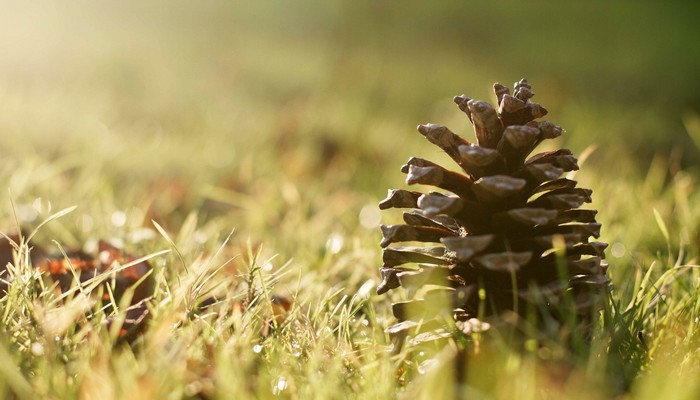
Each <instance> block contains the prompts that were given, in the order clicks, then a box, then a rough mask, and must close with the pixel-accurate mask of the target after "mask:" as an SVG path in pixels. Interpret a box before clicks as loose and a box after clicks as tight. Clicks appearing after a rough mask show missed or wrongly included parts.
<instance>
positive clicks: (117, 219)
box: [111, 211, 126, 228]
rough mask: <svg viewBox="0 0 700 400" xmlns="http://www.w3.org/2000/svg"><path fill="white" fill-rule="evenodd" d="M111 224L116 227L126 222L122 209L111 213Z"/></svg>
mask: <svg viewBox="0 0 700 400" xmlns="http://www.w3.org/2000/svg"><path fill="white" fill-rule="evenodd" d="M111 222H112V225H114V226H116V227H117V228H119V227H122V226H124V225H125V224H126V213H125V212H124V211H115V212H113V213H112V218H111Z"/></svg>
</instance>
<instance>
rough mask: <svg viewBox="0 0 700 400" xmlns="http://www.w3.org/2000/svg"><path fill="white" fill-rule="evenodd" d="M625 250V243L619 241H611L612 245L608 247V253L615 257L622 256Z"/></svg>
mask: <svg viewBox="0 0 700 400" xmlns="http://www.w3.org/2000/svg"><path fill="white" fill-rule="evenodd" d="M625 251H626V249H625V245H624V244H622V243H620V242H615V243H613V245H612V247H611V248H610V254H612V256H613V257H615V258H620V257H622V256H624V255H625Z"/></svg>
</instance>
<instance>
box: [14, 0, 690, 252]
mask: <svg viewBox="0 0 700 400" xmlns="http://www.w3.org/2000/svg"><path fill="white" fill-rule="evenodd" d="M696 4H697V2H690V1H689V2H673V3H669V2H664V3H662V2H647V1H641V2H640V1H622V2H605V1H588V2H554V1H528V2H517V1H499V2H476V1H469V2H466V1H433V2H422V1H400V2H391V1H363V0H359V1H358V0H353V1H338V0H336V1H329V0H324V1H316V0H306V1H295V2H285V1H259V2H248V1H226V2H219V1H199V2H185V1H177V2H173V1H167V2H165V1H156V2H137V1H125V2H87V1H85V2H68V3H63V2H61V3H54V2H31V3H26V2H19V1H5V2H2V5H0V7H2V12H0V139H1V140H0V151H1V152H2V155H3V156H2V160H0V168H2V171H1V172H2V173H1V174H0V177H1V179H2V180H3V182H0V183H1V184H2V186H3V187H9V188H10V189H11V190H12V196H14V197H15V200H17V201H18V202H19V203H22V201H25V202H32V201H35V199H36V198H37V197H41V198H44V199H50V200H51V201H53V202H54V203H59V204H60V205H61V206H68V205H72V204H83V205H84V207H83V208H82V209H83V210H84V212H85V213H86V214H89V215H91V216H92V218H93V219H97V220H98V221H97V222H99V218H100V217H96V216H95V215H99V213H100V210H111V209H113V208H116V209H127V208H128V207H130V206H133V207H135V209H139V208H141V209H148V210H149V211H148V212H147V213H146V215H144V213H143V212H142V213H141V214H139V213H138V212H137V211H134V213H135V216H134V219H135V220H137V221H136V222H134V224H139V223H141V222H143V223H146V224H148V220H149V219H150V218H155V219H157V220H159V221H164V223H167V222H168V220H172V224H173V225H174V226H177V223H178V221H180V220H182V218H184V215H185V214H186V213H187V212H188V211H189V210H191V209H198V210H200V213H201V215H202V216H204V217H205V218H209V219H210V220H212V219H214V218H215V217H217V216H221V215H225V216H226V217H227V218H228V219H226V220H224V222H222V224H221V225H226V226H230V225H235V226H238V227H239V228H244V229H245V232H246V234H249V235H252V236H254V237H258V238H259V239H261V240H265V241H272V242H273V244H274V245H275V246H276V247H277V248H281V249H282V250H284V249H285V247H287V250H288V255H290V256H291V255H293V254H295V252H296V251H297V250H298V248H295V246H296V245H295V243H297V242H301V241H303V240H306V239H308V240H312V239H310V238H311V237H316V236H318V235H322V237H323V240H324V241H325V238H326V237H327V235H328V232H332V231H334V230H337V229H340V230H341V231H343V232H345V231H348V230H349V231H352V230H354V229H355V227H356V226H357V223H358V219H357V218H358V217H357V215H358V212H359V210H360V209H362V207H363V206H366V205H370V204H376V201H377V200H378V199H379V198H381V197H383V195H384V193H385V190H386V188H388V187H400V186H402V179H403V178H402V176H401V174H400V173H399V172H398V168H399V166H400V164H401V163H402V162H403V161H405V159H407V158H408V157H409V156H411V155H419V156H423V157H426V158H431V157H432V158H435V157H438V158H439V157H440V156H441V155H440V154H439V152H438V151H437V150H436V149H435V148H433V147H432V146H429V145H427V143H426V142H425V141H424V140H423V139H422V138H421V137H420V135H419V134H418V133H416V132H415V126H416V125H417V124H419V123H425V122H434V123H439V124H444V125H447V126H450V127H451V128H452V129H453V130H455V131H457V132H460V133H463V134H465V135H466V136H467V138H469V139H471V137H472V136H471V135H472V133H471V128H470V127H469V124H468V121H466V119H465V118H464V116H463V115H462V114H461V112H459V110H458V109H457V108H456V107H455V106H454V105H453V104H452V101H451V98H452V96H454V95H457V94H461V93H465V94H467V95H469V96H471V97H475V98H481V99H488V100H492V99H493V95H492V94H491V93H490V88H491V85H492V83H494V82H501V83H504V84H508V85H510V84H512V82H514V81H515V80H517V79H520V78H522V77H526V78H527V79H528V80H529V81H530V82H531V83H532V84H533V87H534V90H535V92H536V93H537V96H536V97H535V99H534V100H535V101H537V102H539V103H541V104H542V105H544V106H545V107H547V108H548V109H549V111H550V114H549V116H548V117H547V118H548V119H550V120H552V121H553V122H555V123H557V124H559V125H561V126H562V127H564V128H565V129H566V130H567V134H566V135H564V136H563V137H562V138H561V139H560V140H559V141H558V142H557V143H555V144H556V145H562V146H567V147H570V148H571V149H572V150H573V151H574V153H575V154H579V153H581V152H582V151H583V150H584V149H585V148H587V147H588V146H589V145H596V146H597V150H596V151H595V152H594V153H593V156H592V157H591V158H590V159H589V160H588V166H587V167H586V168H588V169H589V170H588V171H589V172H588V175H583V176H582V177H581V179H582V180H583V183H584V185H585V186H590V187H593V189H594V190H595V191H596V196H597V197H596V198H597V199H598V200H602V201H604V202H607V201H608V199H609V196H612V195H613V193H612V192H610V191H608V192H607V193H606V192H605V190H606V189H602V188H601V187H600V186H602V185H603V183H600V184H599V182H601V181H602V182H607V185H610V186H611V187H613V188H614V185H613V183H615V182H621V181H624V180H627V179H630V176H634V177H637V176H644V175H645V174H646V173H647V169H648V168H649V165H650V163H651V161H652V158H653V156H655V155H661V156H662V157H667V158H665V160H666V159H668V160H671V161H673V162H676V163H677V164H678V165H681V166H683V167H687V168H689V169H693V168H694V165H695V163H696V162H698V161H699V160H700V152H699V151H698V148H697V147H696V146H695V145H694V142H693V140H692V139H691V138H692V136H693V134H694V135H695V136H696V138H698V139H700V122H698V121H700V119H699V117H698V113H699V112H700V94H699V93H700V45H698V37H700V35H698V34H699V33H700V25H698V24H697V15H700V14H699V13H698V11H700V7H698V6H697V5H696ZM674 149H676V150H674ZM611 167H612V168H611ZM662 175H663V173H662ZM596 185H599V186H598V187H597V186H596ZM145 193H148V194H145ZM614 195H615V196H629V195H630V193H629V192H622V193H614ZM144 199H146V200H144ZM96 204H98V205H99V206H97V205H96ZM6 208H7V207H6ZM295 210H296V211H295ZM643 211H644V212H646V211H648V210H643ZM636 212H639V210H637V209H634V208H633V209H630V210H629V213H630V214H631V215H633V214H634V213H636ZM295 213H296V214H295ZM323 213H326V214H325V216H324V217H317V216H318V215H319V214H323ZM367 213H370V212H369V211H367ZM367 213H366V215H365V217H366V218H365V219H366V221H369V222H367V223H366V225H368V226H371V225H373V223H372V221H374V220H375V219H376V217H374V216H372V215H370V216H369V217H367ZM370 214H371V213H370ZM5 215H6V218H5V224H6V225H7V224H9V223H10V221H11V218H10V217H9V212H7V213H6V214H5ZM139 217H140V219H141V220H143V221H138V220H139ZM610 218H612V217H610ZM105 219H108V217H105ZM318 221H321V222H318ZM284 224H288V225H289V226H288V228H286V229H287V230H285V229H284V228H283V226H284ZM299 224H307V225H309V226H311V225H312V224H316V225H317V228H315V229H310V230H309V232H310V233H309V234H308V236H309V238H305V237H304V235H303V234H302V235H297V234H296V230H295V227H296V226H298V225H299ZM88 225H90V224H88ZM94 225H95V224H93V225H90V226H94ZM96 225H97V228H94V229H95V230H98V232H99V226H100V225H99V223H97V224H96ZM316 225H314V226H316ZM110 227H111V226H110V225H109V224H108V223H105V227H104V228H103V229H104V230H108V229H111V228H113V227H111V228H110ZM100 233H101V232H100ZM108 233H109V232H108ZM90 234H92V233H90ZM86 235H87V233H86ZM290 235H291V236H293V237H289V236H290ZM76 240H77V239H76ZM319 240H320V239H319ZM278 242H279V243H278ZM285 253H286V252H285Z"/></svg>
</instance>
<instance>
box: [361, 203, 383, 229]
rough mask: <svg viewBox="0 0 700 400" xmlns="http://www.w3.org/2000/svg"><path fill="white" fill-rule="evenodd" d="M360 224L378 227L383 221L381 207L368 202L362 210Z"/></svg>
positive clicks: (371, 227)
mask: <svg viewBox="0 0 700 400" xmlns="http://www.w3.org/2000/svg"><path fill="white" fill-rule="evenodd" d="M359 217H360V224H361V225H362V226H364V227H365V228H367V229H376V228H377V227H378V226H379V222H381V218H382V216H381V214H380V213H379V207H377V206H376V205H374V204H367V205H365V206H364V207H362V209H361V210H360V216H359Z"/></svg>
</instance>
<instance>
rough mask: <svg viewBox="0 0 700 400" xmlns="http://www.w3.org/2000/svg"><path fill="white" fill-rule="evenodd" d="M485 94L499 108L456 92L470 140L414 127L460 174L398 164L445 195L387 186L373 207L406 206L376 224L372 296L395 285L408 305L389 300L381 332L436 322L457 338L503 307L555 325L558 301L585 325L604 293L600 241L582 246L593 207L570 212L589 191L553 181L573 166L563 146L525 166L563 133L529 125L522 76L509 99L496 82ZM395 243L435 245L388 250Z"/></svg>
mask: <svg viewBox="0 0 700 400" xmlns="http://www.w3.org/2000/svg"><path fill="white" fill-rule="evenodd" d="M494 91H495V93H496V97H497V99H498V110H496V109H495V108H494V107H493V106H492V105H490V104H488V103H486V102H484V101H477V100H472V99H470V98H469V97H467V96H464V95H462V96H457V97H455V98H454V101H455V103H457V106H459V108H460V109H461V110H462V111H463V112H464V113H465V114H466V115H467V117H468V118H469V120H470V121H471V123H472V124H473V126H474V131H475V133H476V139H477V144H472V143H469V142H468V141H467V140H465V139H463V138H462V137H461V136H459V135H456V134H455V133H453V132H451V131H450V130H449V129H447V128H446V127H444V126H440V125H433V124H427V125H420V126H418V131H419V132H420V133H421V134H422V135H423V136H425V137H426V138H427V139H428V140H429V141H430V142H431V143H433V144H435V145H437V146H438V147H440V148H441V149H442V150H444V151H445V152H446V153H447V155H449V156H450V157H451V158H452V159H453V160H454V161H455V162H456V163H457V164H458V165H459V166H460V167H461V169H462V170H463V173H458V172H454V171H450V170H447V169H445V168H443V167H441V166H439V165H437V164H435V163H432V162H430V161H427V160H424V159H421V158H411V159H409V160H408V162H407V163H406V165H404V166H403V168H402V172H404V173H406V174H407V178H406V183H408V184H409V185H413V184H422V185H432V186H435V187H438V188H440V189H442V190H444V191H447V192H449V193H438V192H430V193H427V194H423V193H420V192H416V191H408V190H390V191H389V195H388V197H387V198H386V199H385V200H383V201H382V202H381V203H380V205H379V207H380V208H381V209H388V208H413V209H414V210H411V211H407V212H404V214H403V220H404V222H405V224H402V225H390V226H386V225H382V226H381V230H382V235H383V239H382V241H381V246H382V247H383V248H384V252H383V261H384V265H383V266H382V268H381V269H380V272H381V275H382V278H383V280H382V282H381V284H380V285H379V286H378V287H377V293H378V294H383V293H386V292H387V291H389V290H391V289H395V288H398V287H403V288H405V289H407V290H408V293H409V297H410V296H412V293H413V294H415V295H416V297H418V298H414V299H413V300H410V301H406V302H399V303H395V304H393V307H392V308H393V313H394V316H395V317H396V318H397V319H398V320H399V323H398V324H396V325H394V326H392V327H390V328H389V329H388V332H390V333H405V332H406V331H407V330H409V329H411V328H414V327H416V326H419V325H420V326H421V327H426V326H428V327H429V326H442V325H443V322H442V321H445V318H444V317H445V314H450V316H451V317H452V318H453V319H454V320H455V321H457V322H458V324H457V325H458V326H460V327H464V329H463V330H464V331H468V330H470V329H471V330H475V329H477V330H478V329H480V328H479V327H480V326H483V324H482V325H479V323H480V322H479V321H480V320H477V319H475V318H485V317H489V316H497V315H500V314H502V313H503V312H504V311H515V312H517V313H518V314H520V315H521V316H525V315H528V313H530V314H531V313H532V312H533V311H534V312H535V313H539V315H542V314H543V313H546V314H549V315H551V316H553V317H554V319H555V320H556V319H560V318H562V317H563V315H561V313H559V314H558V311H557V310H558V309H559V310H560V309H561V306H562V305H563V304H564V303H565V297H564V296H570V297H567V298H568V299H569V300H570V301H571V303H570V306H571V307H573V308H575V311H576V313H577V314H578V315H580V316H582V319H585V317H584V316H585V315H589V316H590V315H591V311H592V310H593V309H595V308H596V307H599V305H600V302H599V301H598V299H600V296H601V295H602V294H604V293H606V292H607V290H609V287H610V286H609V282H610V281H609V279H608V278H607V277H606V276H605V271H606V269H607V263H605V261H602V259H603V258H604V257H605V254H604V249H605V248H606V247H607V244H605V243H600V242H589V241H588V240H589V238H590V237H591V236H592V237H595V238H598V236H599V233H600V224H599V223H597V222H596V220H595V216H596V213H597V211H595V210H583V209H579V207H580V206H581V205H582V204H583V203H590V202H591V190H590V189H581V188H577V187H576V182H575V181H573V180H570V179H567V178H560V176H561V175H562V174H563V173H565V172H568V171H574V170H578V165H577V160H576V158H574V156H573V155H572V153H571V151H569V150H566V149H561V150H556V151H549V152H544V153H539V154H536V155H534V156H532V157H530V158H527V157H528V155H529V154H530V152H531V151H532V150H533V149H534V148H535V147H536V146H537V145H538V144H539V143H540V142H541V141H543V140H544V139H551V138H555V137H558V136H560V135H561V133H562V129H561V128H560V127H559V126H557V125H554V124H553V123H551V122H548V121H535V120H536V119H537V118H540V117H543V116H544V115H546V114H547V110H546V109H545V108H543V107H542V106H540V105H539V104H536V103H532V102H530V101H529V100H530V98H531V97H532V96H533V95H534V93H533V92H532V88H531V86H530V85H529V84H528V83H527V81H526V80H524V79H523V80H521V81H519V82H517V83H516V84H515V90H514V94H513V95H511V94H510V91H509V89H508V88H507V87H505V86H502V85H500V84H498V83H497V84H494ZM399 242H428V243H438V244H441V245H437V246H431V247H412V246H411V247H388V246H390V245H392V244H394V243H399ZM555 243H559V244H560V245H555ZM555 247H556V248H564V249H565V255H564V256H561V255H560V254H561V253H560V252H556V251H554V249H555ZM404 264H412V267H411V266H405V265H404ZM416 264H417V268H416ZM418 289H420V290H418ZM571 311H572V310H571V309H570V308H569V310H568V313H569V315H570V312H571ZM423 330H425V329H423Z"/></svg>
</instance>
